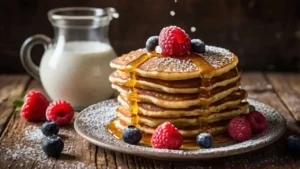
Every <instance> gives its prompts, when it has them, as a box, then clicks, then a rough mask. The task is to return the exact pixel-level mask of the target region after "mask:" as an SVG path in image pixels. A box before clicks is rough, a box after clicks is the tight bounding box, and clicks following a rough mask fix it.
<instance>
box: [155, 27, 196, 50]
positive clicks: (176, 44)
mask: <svg viewBox="0 0 300 169" xmlns="http://www.w3.org/2000/svg"><path fill="white" fill-rule="evenodd" d="M158 43H159V46H160V47H161V49H162V54H164V55H181V54H184V53H186V52H188V51H189V50H190V48H191V39H190V37H189V35H188V34H186V33H185V31H184V30H182V29H181V28H179V27H177V26H169V27H165V28H163V29H162V30H161V32H160V34H159V42H158Z"/></svg>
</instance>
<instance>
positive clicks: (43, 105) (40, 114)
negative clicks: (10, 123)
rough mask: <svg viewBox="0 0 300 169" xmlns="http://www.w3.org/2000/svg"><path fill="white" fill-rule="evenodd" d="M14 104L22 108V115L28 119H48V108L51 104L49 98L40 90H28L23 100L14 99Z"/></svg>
mask: <svg viewBox="0 0 300 169" xmlns="http://www.w3.org/2000/svg"><path fill="white" fill-rule="evenodd" d="M13 103H14V105H16V106H19V107H21V106H22V108H21V111H20V112H21V116H22V117H23V118H24V119H26V120H28V121H46V115H45V113H46V109H47V107H48V105H49V101H48V99H47V98H46V97H45V96H44V95H43V94H42V93H41V92H39V91H36V90H32V91H30V92H28V93H27V94H26V96H25V98H24V102H23V101H21V100H14V101H13Z"/></svg>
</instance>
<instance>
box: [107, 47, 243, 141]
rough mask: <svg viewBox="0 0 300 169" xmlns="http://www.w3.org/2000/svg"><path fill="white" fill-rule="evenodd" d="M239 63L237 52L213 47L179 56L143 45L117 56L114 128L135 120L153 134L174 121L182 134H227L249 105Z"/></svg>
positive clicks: (141, 127)
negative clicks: (229, 126)
mask: <svg viewBox="0 0 300 169" xmlns="http://www.w3.org/2000/svg"><path fill="white" fill-rule="evenodd" d="M237 63H238V58H237V56H236V55H234V54H233V53H231V52H230V51H228V50H226V49H223V48H219V47H214V46H206V52H205V53H194V52H188V53H186V54H183V55H180V56H165V55H161V54H159V53H156V52H155V51H153V52H151V53H147V51H146V50H145V49H139V50H136V51H132V52H130V53H128V54H124V55H122V56H120V57H119V58H116V59H114V60H113V61H112V62H111V64H110V65H111V67H112V68H115V69H116V71H115V72H113V73H112V74H111V75H110V77H109V80H110V81H111V83H112V88H113V89H115V90H117V91H118V92H119V93H120V95H119V96H118V102H119V103H120V106H119V108H118V109H117V110H116V113H117V115H118V118H117V119H116V120H115V121H114V122H113V124H114V125H115V126H114V127H115V128H116V129H119V130H122V129H123V128H125V127H126V126H128V125H130V124H133V125H135V126H137V127H138V128H139V129H140V130H141V131H142V132H143V134H145V135H150V136H151V134H152V133H153V132H154V130H155V129H156V127H157V126H159V125H160V124H162V123H164V122H171V123H172V124H173V125H174V126H176V127H177V128H178V130H179V132H180V133H181V134H182V136H183V137H184V139H189V138H195V137H196V136H197V135H198V134H199V133H200V132H209V133H211V134H212V135H219V134H225V133H227V127H228V121H229V120H230V119H232V118H234V117H237V116H243V115H245V114H247V108H248V103H247V102H246V101H245V98H247V92H246V91H245V90H243V89H241V87H240V79H241V76H240V71H239V69H238V68H237ZM133 111H135V112H136V113H133Z"/></svg>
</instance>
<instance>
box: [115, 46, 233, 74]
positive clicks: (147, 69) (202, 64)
mask: <svg viewBox="0 0 300 169" xmlns="http://www.w3.org/2000/svg"><path fill="white" fill-rule="evenodd" d="M149 55H151V56H149ZM140 63H141V64H140ZM237 63H238V58H237V57H236V56H235V55H234V54H233V53H231V52H230V51H228V50H226V49H223V48H219V47H214V46H206V53H204V54H197V53H190V54H185V55H180V56H172V57H170V56H163V55H161V54H158V53H150V54H149V53H147V52H146V50H145V49H139V50H136V51H132V52H130V53H128V54H124V55H122V56H121V57H118V58H116V59H114V60H112V61H111V63H110V66H111V67H112V68H115V69H119V70H132V69H135V72H136V74H137V75H140V76H142V77H148V78H154V79H161V80H185V79H192V78H200V77H201V78H211V77H214V76H219V75H222V74H223V73H225V72H228V71H229V70H231V69H233V68H235V67H236V65H237ZM136 65H138V66H137V67H136Z"/></svg>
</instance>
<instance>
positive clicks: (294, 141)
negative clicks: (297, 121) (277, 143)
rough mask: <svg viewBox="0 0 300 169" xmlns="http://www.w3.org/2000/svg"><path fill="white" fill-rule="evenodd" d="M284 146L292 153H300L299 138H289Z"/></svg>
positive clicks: (294, 136)
mask: <svg viewBox="0 0 300 169" xmlns="http://www.w3.org/2000/svg"><path fill="white" fill-rule="evenodd" d="M286 146H287V148H288V150H289V151H290V152H292V153H295V152H300V137H299V136H296V135H291V136H289V137H288V138H287V140H286Z"/></svg>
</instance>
